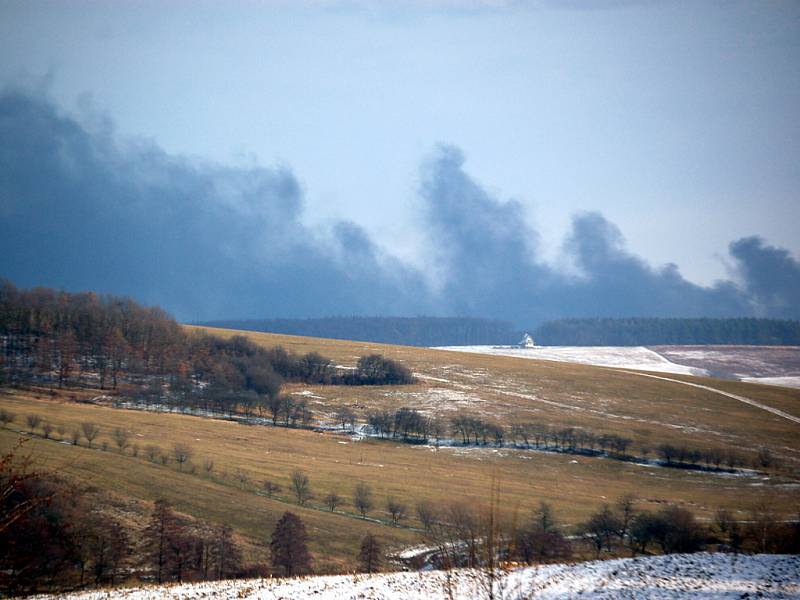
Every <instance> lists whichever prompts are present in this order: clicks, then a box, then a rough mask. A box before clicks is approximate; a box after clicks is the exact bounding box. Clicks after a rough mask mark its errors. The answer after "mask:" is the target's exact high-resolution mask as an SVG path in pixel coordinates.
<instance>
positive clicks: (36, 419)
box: [25, 415, 42, 433]
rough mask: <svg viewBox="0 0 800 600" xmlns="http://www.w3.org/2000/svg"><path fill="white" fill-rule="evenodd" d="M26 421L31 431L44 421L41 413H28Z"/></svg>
mask: <svg viewBox="0 0 800 600" xmlns="http://www.w3.org/2000/svg"><path fill="white" fill-rule="evenodd" d="M25 422H26V423H27V424H28V429H29V430H30V432H31V433H33V432H34V431H36V428H37V427H39V424H40V423H41V422H42V417H41V416H39V415H28V416H27V417H25Z"/></svg>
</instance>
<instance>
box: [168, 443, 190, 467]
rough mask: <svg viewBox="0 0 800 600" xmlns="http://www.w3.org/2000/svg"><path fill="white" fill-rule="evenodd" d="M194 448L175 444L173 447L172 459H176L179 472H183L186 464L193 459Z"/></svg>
mask: <svg viewBox="0 0 800 600" xmlns="http://www.w3.org/2000/svg"><path fill="white" fill-rule="evenodd" d="M192 454H193V452H192V448H191V447H190V446H188V445H187V444H181V443H178V444H175V445H174V446H173V447H172V457H173V458H174V459H175V462H176V463H178V470H180V471H183V465H184V463H187V462H189V460H190V459H191V458H192Z"/></svg>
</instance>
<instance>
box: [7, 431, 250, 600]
mask: <svg viewBox="0 0 800 600" xmlns="http://www.w3.org/2000/svg"><path fill="white" fill-rule="evenodd" d="M0 490H2V491H1V492H0V590H2V592H3V593H8V594H21V593H29V592H33V591H36V590H37V589H39V590H41V589H51V590H64V589H72V588H81V587H84V586H86V585H89V584H92V585H96V586H97V585H114V584H116V583H119V582H120V581H122V580H124V579H128V578H129V577H130V575H131V573H136V574H138V576H139V577H140V578H142V579H145V580H148V579H149V580H156V581H159V582H162V581H182V580H185V579H216V578H222V577H230V576H236V575H238V574H240V573H243V571H242V568H243V567H242V564H241V553H240V552H239V550H238V548H237V546H236V545H235V544H234V543H233V541H232V531H231V529H230V528H229V527H227V526H211V525H207V524H204V523H198V522H192V523H189V522H188V521H186V520H184V519H182V518H179V517H178V516H177V515H176V514H175V513H174V512H173V511H172V510H171V508H170V507H169V505H168V504H167V503H165V502H163V501H159V502H156V505H155V509H154V511H153V514H152V517H151V519H150V522H149V524H148V525H147V527H146V528H145V529H144V530H143V531H137V530H135V529H134V528H133V527H132V526H131V525H129V524H127V523H125V522H123V521H122V520H120V519H118V518H117V517H115V516H113V511H109V510H104V509H102V508H100V507H102V506H104V505H105V504H106V503H105V500H104V499H103V498H100V497H98V495H97V492H96V491H93V492H89V491H87V490H86V489H82V488H79V487H77V486H75V485H72V484H69V483H68V482H66V481H64V480H62V479H60V478H58V477H56V476H54V475H51V474H46V473H41V472H36V471H33V470H31V468H30V465H29V461H28V460H27V459H25V458H21V457H20V453H19V447H17V448H15V449H13V450H12V451H10V452H8V453H7V454H5V455H4V456H3V457H2V458H0Z"/></svg>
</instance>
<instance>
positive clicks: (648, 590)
mask: <svg viewBox="0 0 800 600" xmlns="http://www.w3.org/2000/svg"><path fill="white" fill-rule="evenodd" d="M451 578H452V581H451V584H450V586H449V591H450V592H452V596H451V595H450V594H449V593H448V583H447V575H446V574H445V573H443V572H440V571H427V572H414V573H408V572H406V573H392V574H385V575H350V576H331V577H307V578H304V579H283V580H270V579H250V580H239V581H221V582H213V583H199V584H194V585H178V586H170V587H166V586H165V587H148V588H137V589H129V590H114V591H109V592H102V591H96V592H87V593H82V594H75V595H71V596H67V598H74V599H77V598H83V599H86V600H89V599H92V600H94V599H98V600H99V599H101V598H128V599H131V600H145V599H161V598H185V599H195V598H212V597H213V598H263V599H270V600H278V599H281V600H291V599H295V598H316V599H318V600H334V599H335V600H356V599H364V600H366V599H374V600H379V599H398V600H440V599H441V600H446V599H447V598H450V597H452V598H457V599H472V598H475V599H478V598H488V587H487V585H488V579H487V577H486V576H485V574H482V573H480V572H477V571H472V570H460V571H452V572H451ZM494 589H495V594H494V597H495V598H503V599H507V600H517V599H519V600H521V599H523V598H524V599H527V598H574V597H581V598H687V599H688V598H705V599H712V598H713V599H714V600H723V599H728V598H800V557H798V556H785V555H771V554H761V555H755V556H734V555H730V554H673V555H669V556H658V557H649V558H627V559H619V560H608V561H595V562H589V563H581V564H577V565H547V566H542V567H538V568H537V567H529V568H522V569H517V570H514V571H511V572H509V573H508V574H504V575H502V576H501V577H500V579H499V581H497V582H496V583H495V588H494Z"/></svg>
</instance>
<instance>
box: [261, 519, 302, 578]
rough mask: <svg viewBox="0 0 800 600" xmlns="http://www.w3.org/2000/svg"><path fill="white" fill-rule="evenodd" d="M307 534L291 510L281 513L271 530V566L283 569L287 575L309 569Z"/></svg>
mask: <svg viewBox="0 0 800 600" xmlns="http://www.w3.org/2000/svg"><path fill="white" fill-rule="evenodd" d="M307 541H308V534H307V533H306V528H305V525H303V521H301V520H300V517H298V516H297V515H295V514H294V513H291V512H285V513H283V516H282V517H281V518H280V520H279V521H278V523H277V524H276V525H275V530H274V531H273V532H272V541H271V542H270V545H269V546H270V551H271V553H272V566H273V567H280V568H282V569H283V572H284V574H286V575H287V576H292V575H298V574H301V573H308V572H309V571H311V555H310V554H309V552H308V547H307V546H306V542H307Z"/></svg>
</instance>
